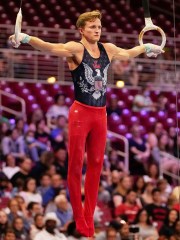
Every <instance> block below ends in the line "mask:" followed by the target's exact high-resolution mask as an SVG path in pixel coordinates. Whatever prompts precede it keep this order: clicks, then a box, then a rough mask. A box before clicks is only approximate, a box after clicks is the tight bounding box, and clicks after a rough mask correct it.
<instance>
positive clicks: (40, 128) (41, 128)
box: [35, 119, 51, 147]
mask: <svg viewBox="0 0 180 240" xmlns="http://www.w3.org/2000/svg"><path fill="white" fill-rule="evenodd" d="M49 134H50V129H49V128H48V126H47V125H46V122H45V119H41V120H39V121H37V123H36V132H35V138H36V140H37V141H39V142H41V143H42V144H45V145H48V146H49V147H50V146H51V145H50V136H49Z"/></svg>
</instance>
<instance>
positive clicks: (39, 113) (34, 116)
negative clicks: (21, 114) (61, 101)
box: [30, 107, 44, 126]
mask: <svg viewBox="0 0 180 240" xmlns="http://www.w3.org/2000/svg"><path fill="white" fill-rule="evenodd" d="M41 119H44V113H43V110H42V109H41V108H40V107H38V108H36V109H35V110H34V111H33V112H32V113H31V122H30V123H32V124H34V125H35V126H36V123H37V122H38V121H40V120H41Z"/></svg>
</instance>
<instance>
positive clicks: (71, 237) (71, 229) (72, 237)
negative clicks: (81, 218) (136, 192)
mask: <svg viewBox="0 0 180 240" xmlns="http://www.w3.org/2000/svg"><path fill="white" fill-rule="evenodd" d="M67 239H68V240H76V239H80V240H86V239H87V238H86V237H80V234H79V233H78V232H77V231H76V223H75V222H74V221H73V222H70V223H69V224H68V227H67Z"/></svg>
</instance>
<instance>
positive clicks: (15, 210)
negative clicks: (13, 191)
mask: <svg viewBox="0 0 180 240" xmlns="http://www.w3.org/2000/svg"><path fill="white" fill-rule="evenodd" d="M8 208H9V209H8V210H9V213H8V222H9V224H12V223H13V221H14V219H15V218H16V217H22V216H23V212H22V211H21V209H20V207H19V204H18V201H17V200H16V199H15V198H12V199H11V200H10V201H9V203H8ZM25 217H26V216H25ZM23 224H24V226H25V228H26V229H27V230H29V223H28V221H27V220H26V219H25V218H24V217H23Z"/></svg>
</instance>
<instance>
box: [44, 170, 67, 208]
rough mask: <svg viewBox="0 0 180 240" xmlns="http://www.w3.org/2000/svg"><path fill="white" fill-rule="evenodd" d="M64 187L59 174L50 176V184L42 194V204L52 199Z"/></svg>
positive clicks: (45, 204)
mask: <svg viewBox="0 0 180 240" xmlns="http://www.w3.org/2000/svg"><path fill="white" fill-rule="evenodd" d="M63 188H64V185H63V180H62V177H61V176H60V175H59V174H55V175H54V176H52V178H51V186H50V187H49V188H48V190H47V191H46V193H45V194H44V196H43V206H47V204H48V203H49V202H50V201H52V200H53V199H54V198H55V197H56V196H57V195H58V194H59V193H60V191H61V190H62V189H63Z"/></svg>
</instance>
